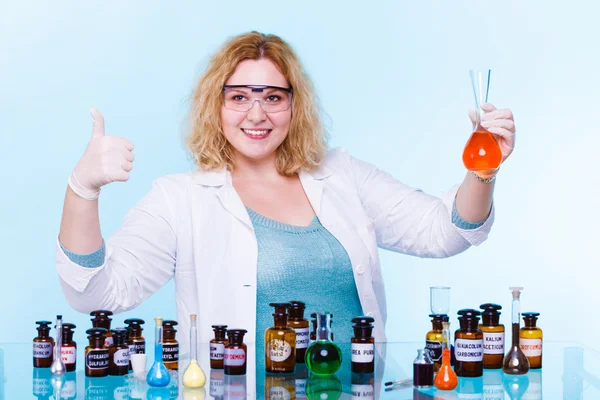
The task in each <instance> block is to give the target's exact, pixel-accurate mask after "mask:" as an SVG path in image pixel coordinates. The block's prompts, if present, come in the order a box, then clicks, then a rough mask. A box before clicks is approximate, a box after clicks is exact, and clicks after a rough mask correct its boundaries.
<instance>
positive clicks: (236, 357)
mask: <svg viewBox="0 0 600 400" xmlns="http://www.w3.org/2000/svg"><path fill="white" fill-rule="evenodd" d="M245 363H246V352H245V351H244V349H225V352H224V353H223V364H224V365H227V366H228V367H241V366H242V365H244V364H245Z"/></svg>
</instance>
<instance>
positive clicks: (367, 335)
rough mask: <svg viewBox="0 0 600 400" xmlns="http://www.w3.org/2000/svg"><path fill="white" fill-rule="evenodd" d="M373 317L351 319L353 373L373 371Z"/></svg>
mask: <svg viewBox="0 0 600 400" xmlns="http://www.w3.org/2000/svg"><path fill="white" fill-rule="evenodd" d="M373 322H375V318H373V317H368V316H360V317H356V318H353V319H352V323H353V324H354V326H353V328H354V337H353V338H352V339H351V345H350V349H351V352H352V361H351V366H350V368H351V370H352V372H355V373H372V372H374V371H375V338H374V337H373Z"/></svg>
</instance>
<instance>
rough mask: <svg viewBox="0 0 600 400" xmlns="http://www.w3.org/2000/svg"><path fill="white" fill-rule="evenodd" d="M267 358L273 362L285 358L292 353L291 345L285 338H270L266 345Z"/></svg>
mask: <svg viewBox="0 0 600 400" xmlns="http://www.w3.org/2000/svg"><path fill="white" fill-rule="evenodd" d="M267 347H268V350H267V351H268V354H269V359H270V360H271V361H275V362H281V361H285V360H287V359H288V358H289V357H290V355H292V346H290V344H289V343H288V342H286V341H285V340H281V339H271V340H270V341H269V343H268V345H267Z"/></svg>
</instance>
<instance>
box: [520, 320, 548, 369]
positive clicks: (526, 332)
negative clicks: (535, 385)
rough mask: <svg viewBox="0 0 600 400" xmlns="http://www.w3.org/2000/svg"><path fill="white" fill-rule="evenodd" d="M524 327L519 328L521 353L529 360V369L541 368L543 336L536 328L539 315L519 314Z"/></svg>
mask: <svg viewBox="0 0 600 400" xmlns="http://www.w3.org/2000/svg"><path fill="white" fill-rule="evenodd" d="M521 315H522V316H523V321H524V322H525V326H524V327H523V328H521V332H520V334H519V338H520V341H519V343H520V346H521V351H523V354H525V356H526V357H527V359H528V360H529V368H530V369H540V368H542V346H543V340H544V334H543V332H542V330H541V329H540V328H538V327H537V319H538V316H539V315H540V313H536V312H524V313H522V314H521Z"/></svg>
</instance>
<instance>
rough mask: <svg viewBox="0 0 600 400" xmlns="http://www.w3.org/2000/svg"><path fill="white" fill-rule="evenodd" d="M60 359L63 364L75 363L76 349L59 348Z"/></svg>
mask: <svg viewBox="0 0 600 400" xmlns="http://www.w3.org/2000/svg"><path fill="white" fill-rule="evenodd" d="M60 358H61V359H62V361H63V362H64V363H65V364H75V361H77V349H76V348H75V347H61V348H60Z"/></svg>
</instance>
